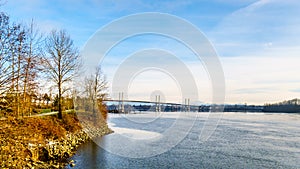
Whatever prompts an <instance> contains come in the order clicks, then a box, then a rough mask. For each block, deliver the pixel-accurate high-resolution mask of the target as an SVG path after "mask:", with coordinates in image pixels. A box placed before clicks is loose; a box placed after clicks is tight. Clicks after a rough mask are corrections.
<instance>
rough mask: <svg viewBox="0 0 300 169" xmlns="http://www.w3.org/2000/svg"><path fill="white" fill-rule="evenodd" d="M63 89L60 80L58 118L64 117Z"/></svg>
mask: <svg viewBox="0 0 300 169" xmlns="http://www.w3.org/2000/svg"><path fill="white" fill-rule="evenodd" d="M61 95H62V91H61V82H60V80H59V82H58V114H57V115H58V118H59V119H62V99H61Z"/></svg>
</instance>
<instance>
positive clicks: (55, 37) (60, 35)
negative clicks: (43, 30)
mask: <svg viewBox="0 0 300 169" xmlns="http://www.w3.org/2000/svg"><path fill="white" fill-rule="evenodd" d="M45 42H46V46H45V47H46V51H47V54H46V55H45V57H44V59H43V62H44V64H43V65H44V68H45V70H46V71H47V74H48V77H49V78H50V79H51V80H52V81H53V82H54V83H55V84H56V85H57V89H58V118H60V119H62V94H63V92H64V90H63V87H64V86H63V85H65V84H67V83H68V82H70V81H72V79H73V78H74V77H75V75H76V73H77V72H78V69H79V67H80V66H81V60H80V55H79V52H78V50H77V48H76V47H75V46H74V44H73V41H72V40H71V38H70V36H69V35H68V34H67V33H66V31H64V30H61V31H56V30H53V31H52V32H51V33H50V35H49V36H48V37H47V38H46V41H45Z"/></svg>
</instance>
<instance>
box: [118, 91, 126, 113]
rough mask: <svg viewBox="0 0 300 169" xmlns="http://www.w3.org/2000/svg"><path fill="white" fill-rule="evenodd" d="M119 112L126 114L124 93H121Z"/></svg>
mask: <svg viewBox="0 0 300 169" xmlns="http://www.w3.org/2000/svg"><path fill="white" fill-rule="evenodd" d="M118 111H119V113H124V112H125V108H124V93H123V92H119V105H118Z"/></svg>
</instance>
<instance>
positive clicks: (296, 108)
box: [107, 99, 300, 113]
mask: <svg viewBox="0 0 300 169" xmlns="http://www.w3.org/2000/svg"><path fill="white" fill-rule="evenodd" d="M153 107H154V106H153V105H152V106H151V105H149V104H146V105H129V104H127V105H125V111H126V112H136V111H137V112H139V111H155V109H154V108H153ZM107 108H108V111H109V112H110V113H118V105H109V106H108V107H107ZM161 110H162V111H165V112H176V111H181V110H183V109H182V107H178V106H162V109H161ZM191 111H197V112H209V111H211V105H200V106H193V107H192V108H191ZM224 112H275V113H277V112H278V113H280V112H281V113H300V100H299V99H293V100H287V101H283V102H279V103H274V104H265V105H247V104H234V105H229V104H226V105H224Z"/></svg>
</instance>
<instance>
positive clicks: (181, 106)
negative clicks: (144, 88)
mask: <svg viewBox="0 0 300 169" xmlns="http://www.w3.org/2000/svg"><path fill="white" fill-rule="evenodd" d="M103 101H104V102H116V103H117V106H116V105H113V106H111V107H109V106H108V110H109V112H114V113H129V112H131V111H154V112H161V111H184V112H190V111H194V112H200V111H209V110H210V106H204V105H191V104H190V99H189V98H185V99H184V103H171V102H161V100H160V95H156V96H155V101H145V100H124V94H123V93H119V99H104V100H103ZM125 103H127V104H125ZM129 103H140V106H136V105H132V104H129ZM141 104H148V106H146V105H143V106H141ZM149 104H150V105H149Z"/></svg>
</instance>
